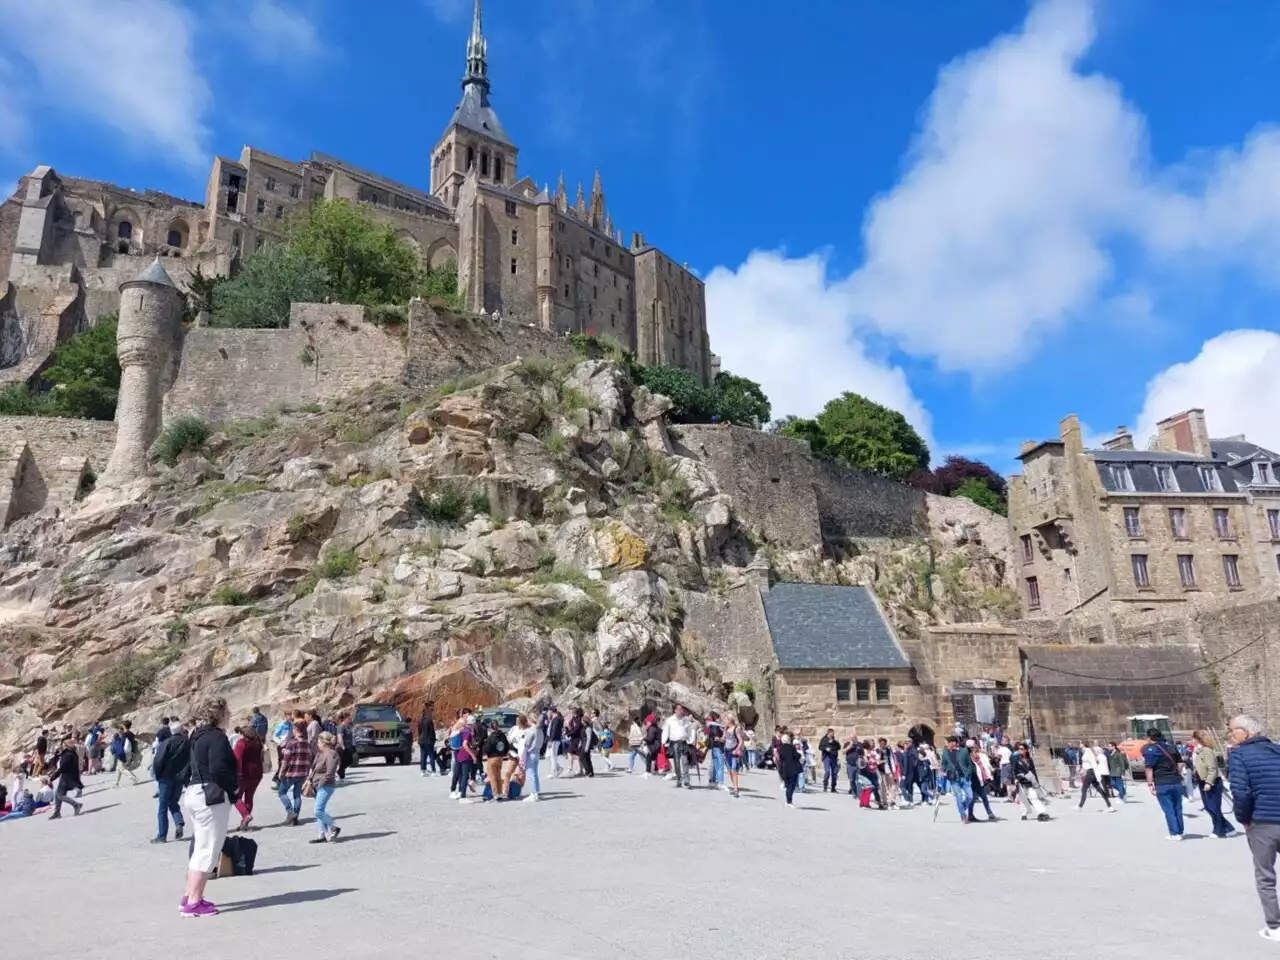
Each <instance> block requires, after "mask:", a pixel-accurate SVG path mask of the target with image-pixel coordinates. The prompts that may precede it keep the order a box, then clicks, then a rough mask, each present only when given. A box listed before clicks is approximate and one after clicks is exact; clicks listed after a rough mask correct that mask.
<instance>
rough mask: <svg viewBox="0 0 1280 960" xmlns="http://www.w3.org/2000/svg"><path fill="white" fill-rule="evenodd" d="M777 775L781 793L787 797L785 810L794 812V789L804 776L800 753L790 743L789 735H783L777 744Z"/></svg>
mask: <svg viewBox="0 0 1280 960" xmlns="http://www.w3.org/2000/svg"><path fill="white" fill-rule="evenodd" d="M777 753H778V759H777V763H778V775H779V776H780V777H782V787H783V792H784V793H785V794H786V797H787V809H789V810H794V809H795V803H794V802H793V800H794V798H795V794H796V787H798V786H799V785H800V778H801V777H803V776H804V768H803V763H804V761H803V760H802V759H801V757H800V752H799V751H798V750H797V749H796V748H795V745H794V744H793V743H792V742H791V734H789V733H784V734H783V735H782V739H781V741H779V743H778V751H777Z"/></svg>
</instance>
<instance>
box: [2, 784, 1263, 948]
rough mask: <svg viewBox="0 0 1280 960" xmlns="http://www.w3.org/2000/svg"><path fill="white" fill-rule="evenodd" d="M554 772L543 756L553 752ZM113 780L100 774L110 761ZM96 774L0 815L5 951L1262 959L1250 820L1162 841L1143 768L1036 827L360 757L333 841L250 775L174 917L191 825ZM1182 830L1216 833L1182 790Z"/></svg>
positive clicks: (949, 814)
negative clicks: (240, 813) (529, 799)
mask: <svg viewBox="0 0 1280 960" xmlns="http://www.w3.org/2000/svg"><path fill="white" fill-rule="evenodd" d="M545 767H546V765H545V764H544V769H545ZM113 779H114V778H113ZM104 780H105V778H104V777H95V778H90V779H89V781H88V784H87V786H88V789H87V790H86V791H85V798H84V799H85V801H86V807H85V810H86V812H85V814H84V815H83V816H81V817H79V818H73V817H71V815H70V811H69V810H68V811H65V818H64V819H63V820H61V821H59V822H56V823H50V822H49V821H48V818H47V816H45V815H40V816H37V817H34V818H31V819H28V820H21V821H15V822H10V823H4V824H0V953H2V954H3V955H4V956H6V957H10V956H13V957H18V956H36V955H39V956H67V957H83V958H94V960H97V958H101V960H112V958H117V957H119V958H152V957H154V958H162V957H163V958H169V957H181V958H183V960H200V958H205V957H209V958H213V957H227V956H242V957H264V958H266V957H270V958H277V957H278V958H298V960H314V958H316V957H335V958H343V960H350V958H360V957H379V958H401V957H405V958H408V957H414V958H421V957H424V956H446V957H458V958H489V957H493V958H503V960H507V958H511V960H515V958H534V960H543V958H547V960H550V958H557V960H566V958H592V960H615V958H618V960H621V958H645V960H648V958H654V957H661V958H671V960H677V958H686V957H687V958H697V960H721V958H723V960H729V958H734V960H742V958H790V957H815V958H816V957H821V958H824V960H826V958H833V960H834V958H841V960H843V958H851V960H852V958H856V960H870V958H926V957H927V958H937V957H948V958H964V960H972V958H986V957H992V958H995V957H999V958H1002V960H1007V958H1009V957H1022V956H1035V957H1037V958H1041V960H1049V958H1059V957H1061V958H1066V957H1079V956H1082V955H1087V956H1091V957H1132V958H1147V957H1150V958H1157V957H1158V958H1160V960H1165V958H1168V957H1171V956H1172V957H1193V956H1208V957H1221V956H1230V957H1233V958H1238V957H1254V956H1257V957H1262V956H1278V957H1280V951H1277V948H1276V947H1275V946H1274V945H1271V944H1267V943H1264V942H1262V941H1261V940H1259V939H1258V937H1257V934H1256V931H1257V929H1258V927H1260V926H1261V925H1262V918H1261V911H1260V910H1259V907H1258V902H1257V898H1256V895H1255V893H1254V888H1253V879H1252V867H1251V864H1250V859H1249V853H1248V849H1247V847H1246V845H1245V841H1244V839H1243V838H1242V837H1241V838H1237V839H1233V840H1226V841H1219V840H1214V839H1211V838H1203V839H1202V838H1200V837H1196V838H1192V837H1190V836H1189V837H1188V839H1187V841H1185V842H1183V843H1169V842H1167V841H1166V840H1165V839H1164V829H1163V820H1162V819H1161V816H1160V812H1159V809H1158V808H1157V806H1156V804H1155V801H1154V799H1153V798H1152V797H1150V796H1149V795H1148V794H1147V793H1146V790H1145V787H1141V785H1135V786H1138V787H1139V789H1138V790H1136V791H1134V794H1133V795H1136V797H1137V802H1135V803H1131V804H1129V805H1127V806H1126V807H1125V808H1124V809H1122V810H1121V811H1120V812H1119V813H1117V814H1114V815H1103V814H1100V813H1097V812H1095V811H1096V809H1097V808H1098V807H1100V806H1101V802H1100V801H1099V800H1097V799H1091V800H1090V804H1089V808H1088V810H1087V812H1085V813H1077V812H1076V810H1075V806H1074V804H1073V803H1072V804H1069V803H1067V802H1065V801H1058V802H1056V803H1054V804H1053V806H1052V812H1053V813H1054V815H1055V817H1056V818H1057V819H1056V820H1055V821H1054V822H1052V823H1047V824H1040V823H1033V822H1032V823H1022V822H1020V821H1019V820H1018V819H1017V814H1016V808H1015V807H1013V806H1011V805H1005V804H1003V803H1000V804H998V805H997V806H996V812H997V814H999V815H1001V816H1003V815H1005V813H1006V812H1008V813H1009V814H1010V815H1011V816H1012V820H1011V821H1009V822H1004V823H997V824H991V825H983V824H979V825H974V826H969V827H962V826H961V825H960V824H959V822H958V819H957V816H956V811H955V807H954V806H953V805H951V804H950V803H948V804H947V805H945V806H943V807H942V808H941V810H940V812H939V816H938V819H937V822H936V823H935V822H934V821H933V817H932V811H931V810H930V809H928V808H917V809H912V810H908V811H892V812H887V813H881V812H878V811H873V810H872V811H869V810H860V809H858V808H857V805H856V803H855V802H854V801H853V800H852V799H851V798H850V797H848V796H846V795H843V794H841V795H838V796H831V795H825V796H824V795H823V794H821V793H809V794H806V795H804V796H801V797H797V809H795V810H787V809H786V808H785V807H784V805H783V803H782V800H781V796H780V794H779V791H778V781H777V778H776V776H774V775H773V774H772V773H767V772H758V773H752V774H750V775H747V776H745V777H744V780H743V782H744V787H745V789H744V791H743V797H742V799H740V800H735V799H733V798H732V797H730V796H729V795H727V794H725V793H723V792H719V791H714V792H713V791H711V790H705V789H701V790H699V789H694V790H692V791H686V790H677V789H675V788H674V787H673V786H672V784H670V783H667V782H664V781H662V780H659V779H657V778H654V779H652V780H643V779H642V778H641V777H640V776H639V775H636V776H633V777H628V776H626V775H624V774H615V775H612V776H610V775H607V774H600V775H597V777H596V778H595V779H594V780H592V781H588V780H582V779H571V780H565V779H562V780H559V781H552V780H550V779H546V778H545V775H544V786H545V787H547V788H548V789H547V790H546V791H545V793H546V795H547V799H546V802H543V803H536V804H534V803H504V804H476V805H466V806H464V805H460V804H458V803H457V802H451V801H449V800H447V799H446V796H445V794H446V791H447V783H446V781H442V780H440V779H433V778H428V779H425V780H424V779H421V778H420V777H419V775H418V771H417V769H416V768H404V767H399V766H396V767H385V766H382V765H381V764H380V763H379V764H376V765H364V766H361V767H359V768H358V769H356V770H354V771H353V772H352V774H351V778H350V782H349V783H348V785H346V786H343V787H341V788H340V789H339V790H338V791H337V793H336V794H335V795H334V798H333V800H332V802H331V804H330V807H329V809H330V812H331V813H332V814H334V815H336V817H337V818H338V821H339V824H340V826H341V827H342V828H343V837H342V841H341V842H340V843H338V844H335V845H328V846H325V845H314V846H313V845H309V844H308V843H307V841H308V840H310V839H311V838H312V837H313V836H314V835H315V834H314V827H313V825H312V824H311V822H310V807H311V803H310V801H307V802H306V804H305V807H306V817H305V820H304V823H303V825H301V826H298V827H295V828H289V827H277V826H274V824H276V823H277V822H278V821H279V820H280V819H281V818H282V812H281V809H280V806H279V803H278V802H277V801H276V799H275V796H274V795H273V793H272V792H271V791H270V789H269V785H268V784H264V785H263V786H262V787H261V788H260V789H259V792H258V795H257V796H258V808H259V809H258V821H259V822H260V823H262V824H269V825H270V826H267V827H265V828H264V829H262V830H259V831H257V832H256V833H255V834H254V837H255V839H256V840H258V842H259V844H260V851H259V857H258V873H257V875H256V876H253V877H233V878H229V879H224V880H214V881H211V882H210V884H209V891H208V895H209V898H210V899H212V900H213V901H214V902H215V903H217V904H218V905H219V906H220V908H222V910H223V911H224V912H223V914H222V915H221V916H218V917H213V918H210V919H207V920H199V921H195V920H182V919H179V917H178V910H177V906H178V898H179V896H180V895H181V893H182V887H183V873H184V869H185V852H186V844H185V843H182V844H176V843H169V844H167V845H164V846H152V845H149V844H148V843H147V842H146V841H147V839H148V838H149V837H150V836H152V834H153V832H154V829H155V826H154V824H155V817H154V801H153V800H152V799H151V793H152V788H151V786H150V785H144V786H138V787H131V786H125V787H121V788H120V789H119V790H115V789H112V788H110V787H109V786H104ZM1189 813H1190V814H1192V816H1191V818H1190V819H1189V820H1188V833H1189V834H1199V835H1203V834H1207V833H1209V820H1208V817H1206V816H1204V815H1202V814H1199V808H1198V806H1197V805H1196V804H1194V803H1192V804H1190V805H1189Z"/></svg>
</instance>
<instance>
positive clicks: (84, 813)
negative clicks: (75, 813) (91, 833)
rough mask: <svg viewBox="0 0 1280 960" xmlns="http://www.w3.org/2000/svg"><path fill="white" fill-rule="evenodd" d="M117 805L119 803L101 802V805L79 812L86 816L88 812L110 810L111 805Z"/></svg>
mask: <svg viewBox="0 0 1280 960" xmlns="http://www.w3.org/2000/svg"><path fill="white" fill-rule="evenodd" d="M118 806H120V804H118V803H107V804H103V805H102V806H101V807H94V808H93V809H92V810H85V811H84V812H83V813H81V814H80V816H82V817H87V816H88V815H89V814H91V813H97V812H98V811H99V810H110V809H111V808H112V807H118ZM64 816H65V814H64Z"/></svg>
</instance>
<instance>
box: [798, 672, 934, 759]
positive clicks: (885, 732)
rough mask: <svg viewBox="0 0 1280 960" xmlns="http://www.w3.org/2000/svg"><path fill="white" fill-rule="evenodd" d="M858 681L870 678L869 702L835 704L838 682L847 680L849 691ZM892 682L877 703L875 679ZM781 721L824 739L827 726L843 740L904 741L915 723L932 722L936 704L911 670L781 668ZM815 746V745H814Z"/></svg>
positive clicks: (800, 732)
mask: <svg viewBox="0 0 1280 960" xmlns="http://www.w3.org/2000/svg"><path fill="white" fill-rule="evenodd" d="M860 679H865V680H869V681H870V695H871V700H870V702H867V703H858V702H856V699H855V698H853V697H851V699H850V700H849V702H846V703H837V702H836V681H837V680H849V681H850V688H851V690H853V689H856V682H857V681H858V680H860ZM876 680H888V681H889V699H888V700H887V701H884V702H877V701H876V691H875V681H876ZM774 692H775V696H776V697H777V707H778V723H780V724H782V725H783V726H785V727H787V728H788V729H789V730H791V731H792V732H793V733H798V734H800V735H801V736H806V737H809V738H811V739H812V738H814V737H821V736H822V735H823V734H824V733H825V732H826V730H827V728H828V727H834V728H835V731H836V735H837V736H839V737H841V738H844V737H847V736H850V735H851V734H853V733H857V735H858V736H859V737H863V738H865V737H888V738H890V739H891V740H902V739H905V738H906V736H907V731H908V730H910V729H911V727H913V726H916V725H917V724H920V723H926V724H929V725H930V726H933V724H934V715H935V710H934V704H933V702H932V698H930V697H928V696H927V695H926V694H925V692H924V690H923V689H922V688H921V687H920V686H919V684H917V683H916V680H915V675H914V672H913V671H911V670H909V669H908V670H901V669H899V670H885V669H878V670H779V671H778V675H777V678H776V679H775V681H774ZM813 746H814V747H815V748H816V747H817V744H816V743H815V744H813Z"/></svg>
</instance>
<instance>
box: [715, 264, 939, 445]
mask: <svg viewBox="0 0 1280 960" xmlns="http://www.w3.org/2000/svg"><path fill="white" fill-rule="evenodd" d="M706 287H707V318H708V321H707V322H708V326H709V328H710V329H709V332H710V334H711V346H712V349H713V350H715V352H716V353H717V354H719V355H720V357H721V360H722V361H723V366H724V369H726V370H729V371H732V372H733V373H736V374H738V375H740V376H745V377H750V378H751V379H752V380H756V381H758V382H760V383H761V385H763V387H764V389H765V393H767V394H768V396H769V400H770V401H771V402H772V404H773V415H774V416H775V417H781V416H785V415H787V414H796V415H798V416H813V415H814V414H816V413H817V412H818V411H819V410H821V409H822V406H823V404H825V403H826V402H827V401H828V400H830V399H832V398H833V397H836V396H839V395H840V394H841V393H842V392H844V391H846V390H850V391H853V392H854V393H860V394H862V395H863V396H865V397H868V398H869V399H871V400H874V401H876V402H877V403H883V404H885V405H886V406H888V407H892V408H893V409H894V410H898V411H900V412H901V413H902V414H903V416H905V417H906V418H907V420H908V421H910V422H911V424H912V426H914V427H915V428H916V429H917V430H919V431H920V433H921V436H923V437H924V438H925V440H926V442H928V443H929V444H930V449H931V450H932V449H934V445H933V443H932V439H931V430H930V420H929V414H928V413H927V412H926V411H925V409H924V406H923V405H922V404H921V403H920V401H919V400H918V399H917V398H916V397H915V395H914V394H913V393H912V392H911V387H910V385H909V384H908V383H907V377H906V374H905V373H903V371H902V370H901V369H900V368H898V367H894V366H891V365H889V364H887V363H883V362H881V361H880V360H877V359H876V358H874V357H872V356H871V355H870V354H869V353H868V351H867V349H866V347H865V346H864V345H863V344H862V343H860V342H858V341H857V340H855V339H853V338H852V337H851V336H850V321H851V316H852V313H851V311H852V303H851V301H850V298H849V295H848V293H847V291H846V290H844V289H842V288H841V287H840V286H839V285H836V284H832V283H830V282H829V280H828V278H827V263H826V258H825V257H823V256H821V255H818V254H814V255H812V256H808V257H803V258H799V259H788V258H787V257H786V256H785V255H783V254H782V253H777V252H765V251H756V252H754V253H752V254H751V256H750V257H748V258H747V262H746V263H744V264H743V265H742V266H741V267H739V268H738V269H737V270H729V269H727V268H725V267H716V268H715V269H714V270H712V271H711V273H710V274H709V275H708V276H707V285H706Z"/></svg>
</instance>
